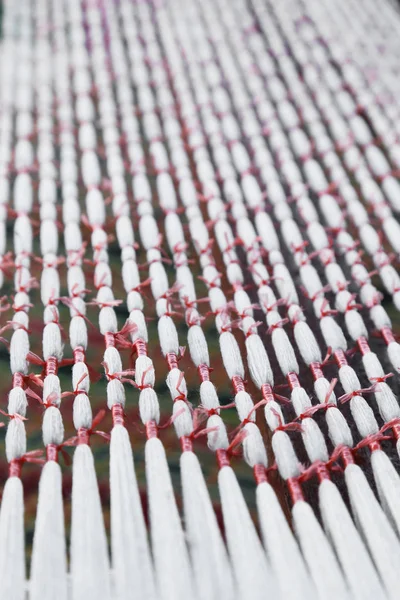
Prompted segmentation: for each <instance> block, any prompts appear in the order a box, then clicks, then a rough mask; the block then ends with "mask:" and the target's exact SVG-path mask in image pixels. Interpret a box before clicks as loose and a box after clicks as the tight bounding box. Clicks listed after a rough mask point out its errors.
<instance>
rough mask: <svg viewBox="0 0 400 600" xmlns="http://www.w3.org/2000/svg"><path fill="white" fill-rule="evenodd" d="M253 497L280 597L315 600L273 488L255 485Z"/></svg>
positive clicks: (313, 591) (299, 553)
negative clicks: (255, 489) (255, 498)
mask: <svg viewBox="0 0 400 600" xmlns="http://www.w3.org/2000/svg"><path fill="white" fill-rule="evenodd" d="M256 497H257V509H258V516H259V520H260V526H261V532H262V537H263V540H264V545H265V548H266V551H267V555H268V557H269V559H270V561H271V563H272V567H273V570H274V572H275V573H276V576H277V579H278V585H279V589H280V593H281V597H282V598H287V599H288V600H311V599H314V598H316V593H315V589H314V585H313V583H312V581H311V578H310V575H309V573H308V571H307V569H306V567H305V564H304V560H303V557H302V555H301V552H300V549H299V547H298V544H297V542H296V540H295V538H294V536H293V533H292V531H291V529H290V527H289V524H288V522H287V518H286V516H285V515H284V514H283V511H282V508H281V505H280V504H279V501H278V499H277V497H276V494H275V492H274V490H273V488H272V487H271V486H270V485H269V483H261V484H259V485H258V486H257V491H256Z"/></svg>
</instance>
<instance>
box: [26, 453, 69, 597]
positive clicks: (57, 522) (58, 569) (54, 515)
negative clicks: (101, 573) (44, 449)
mask: <svg viewBox="0 0 400 600" xmlns="http://www.w3.org/2000/svg"><path fill="white" fill-rule="evenodd" d="M49 548H51V551H50V552H49ZM44 557H45V559H44ZM30 579H31V583H30V596H29V598H30V600H54V598H57V600H66V599H67V598H68V579H67V550H66V543H65V528H64V510H63V501H62V474H61V469H60V466H59V465H58V464H57V463H56V462H55V461H49V462H47V463H46V464H45V466H44V467H43V471H42V474H41V477H40V483H39V499H38V507H37V513H36V525H35V534H34V537H33V548H32V562H31V577H30Z"/></svg>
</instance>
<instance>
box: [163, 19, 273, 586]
mask: <svg viewBox="0 0 400 600" xmlns="http://www.w3.org/2000/svg"><path fill="white" fill-rule="evenodd" d="M157 16H159V13H158V14H157ZM159 31H160V34H162V32H163V31H164V28H163V26H162V25H160V28H159ZM163 45H165V46H167V45H168V41H167V40H163ZM167 56H168V51H167ZM172 81H173V78H171V82H172ZM167 83H168V82H167ZM160 100H161V94H160ZM170 101H171V102H172V106H174V104H173V98H171V100H170ZM173 111H174V108H172V111H171V108H170V106H168V105H167V106H165V108H164V109H161V116H162V121H163V124H164V128H165V129H164V130H165V134H166V138H167V140H168V145H169V148H170V152H171V157H172V161H173V162H172V168H173V169H174V173H175V176H176V181H177V185H178V186H179V187H180V184H182V187H181V192H183V195H184V196H185V197H187V198H188V200H189V197H188V196H190V198H191V205H190V207H189V204H188V206H187V214H188V216H189V214H190V216H191V217H195V216H196V215H198V214H200V213H199V209H198V207H197V206H194V205H193V204H192V201H193V200H194V201H195V202H196V203H197V195H196V193H195V191H194V189H193V187H192V186H191V185H190V184H191V181H190V180H189V179H188V177H189V176H190V171H189V169H188V164H189V163H188V159H187V157H185V150H184V141H183V140H182V139H181V136H180V135H179V134H180V125H179V122H178V121H177V120H176V118H174V113H173ZM171 113H172V114H171ZM157 158H158V161H159V160H160V153H158V157H157ZM155 166H156V168H159V169H160V168H161V169H167V168H169V162H168V157H167V155H166V158H165V160H164V162H161V164H160V162H158V164H157V162H156V165H155ZM185 185H186V187H187V186H188V187H187V189H186V190H185ZM184 190H185V191H184ZM193 192H194V195H193ZM168 201H169V204H168ZM160 202H161V205H162V207H163V208H164V210H165V212H167V216H166V232H167V240H168V243H169V246H170V249H171V252H172V253H173V255H174V262H175V266H176V270H177V283H178V285H180V286H181V287H180V289H179V295H180V300H181V303H182V305H183V307H184V309H185V316H186V321H187V325H188V327H189V334H188V342H189V349H190V354H191V357H192V360H193V361H194V363H195V365H196V366H197V367H198V369H199V374H200V378H201V380H202V384H201V388H200V395H201V399H202V402H203V408H204V409H205V410H206V411H207V414H208V416H209V420H208V423H207V426H208V428H211V431H209V434H208V437H209V446H210V447H211V448H213V449H214V450H217V457H218V459H221V460H219V466H220V468H221V471H220V475H219V480H220V485H221V493H222V495H224V491H223V490H224V489H225V488H227V486H228V485H229V486H232V485H234V486H235V489H234V492H235V495H237V494H238V492H239V490H238V487H237V484H236V482H235V480H234V476H233V473H232V470H231V468H230V467H229V463H228V462H227V460H226V454H225V452H224V447H225V448H226V447H227V440H226V438H225V437H224V435H222V432H221V430H220V429H219V430H218V434H216V433H212V429H214V427H215V425H216V422H218V423H219V422H220V419H219V416H218V412H219V410H218V406H219V402H218V397H217V395H216V392H215V388H214V386H213V385H212V383H211V382H210V381H209V357H208V350H207V344H206V342H205V339H204V334H203V332H202V330H201V329H200V320H199V315H198V312H197V310H196V308H195V302H196V295H195V289H194V282H193V276H192V274H191V272H190V270H189V268H188V266H187V264H185V263H186V262H187V257H186V252H185V248H186V244H185V238H184V233H183V230H182V228H181V226H180V222H179V218H178V216H177V213H176V211H177V199H176V196H175V193H174V195H173V196H171V195H169V196H168V198H167V197H165V196H163V195H162V194H160ZM176 234H178V235H176ZM203 259H204V260H203V265H202V266H203V267H204V268H205V267H206V266H207V256H205V255H204V256H203ZM209 266H211V262H210V263H209ZM211 271H213V275H214V272H215V269H214V270H213V269H211ZM221 294H222V292H221ZM225 324H226V323H225ZM227 329H229V327H227ZM220 333H221V334H222V336H221V339H222V337H223V339H224V341H223V342H221V343H222V344H224V343H225V346H224V348H225V350H226V349H227V347H230V348H232V347H233V344H236V342H235V340H234V338H233V337H229V339H228V340H227V339H226V336H227V335H230V333H228V331H226V332H223V331H220ZM229 342H231V344H230V345H229ZM236 356H239V357H240V353H238V352H236V354H235V357H236ZM225 358H226V356H225ZM233 362H234V361H233V360H231V361H230V362H229V361H228V363H229V364H228V368H227V372H228V376H229V378H230V379H232V381H233V384H234V385H236V392H237V395H236V399H237V406H238V407H239V408H240V407H241V408H242V415H241V417H242V416H243V415H244V413H245V414H246V415H247V414H248V411H249V402H250V406H251V407H252V402H251V399H250V397H249V396H248V394H247V393H246V392H245V391H244V388H243V384H241V381H240V376H235V375H233V373H232V368H234V369H235V368H236V365H233ZM226 364H227V363H225V366H226ZM171 366H172V364H171ZM173 372H174V368H172V370H171V371H170V376H169V377H171V376H172V374H173ZM174 377H175V373H174ZM171 382H172V377H171ZM179 389H180V390H183V389H184V386H183V385H182V383H180V385H179ZM170 390H171V392H173V390H174V386H173V385H170ZM185 395H186V393H185ZM174 397H175V399H176V400H177V399H178V398H177V397H176V393H175V394H174ZM243 406H244V409H243ZM246 407H247V411H246V410H245V409H246ZM243 418H244V417H243ZM175 422H176V421H175ZM213 425H214V427H213ZM246 433H247V430H246ZM248 433H249V440H248V443H249V445H251V441H250V437H251V438H252V439H253V440H254V442H253V443H254V445H255V446H259V445H261V447H262V441H261V436H260V434H259V432H258V428H257V427H256V426H255V425H253V427H252V428H251V426H249V427H248ZM250 434H253V435H250ZM221 443H223V445H224V447H223V446H221ZM185 451H187V450H185ZM261 455H262V457H263V459H264V457H265V458H266V455H265V450H263V449H262V450H261ZM183 457H184V456H183ZM222 457H223V459H222ZM259 466H260V467H261V468H262V469H264V464H262V465H259ZM185 473H186V471H183V472H182V475H183V487H184V490H185V488H187V487H188V486H189V485H190V483H189V482H187V483H186V482H185V479H187V477H186V476H185ZM224 482H225V483H224ZM239 494H240V492H239ZM236 507H237V509H238V510H240V511H241V513H242V515H243V516H242V517H241V519H237V523H236V524H234V525H232V524H229V522H228V525H229V527H228V530H229V531H230V537H231V539H232V535H233V532H234V529H235V527H236V529H237V527H238V526H240V527H242V528H243V526H244V524H246V525H245V529H247V531H245V535H246V536H247V537H248V544H249V546H247V548H245V547H244V546H243V550H242V552H243V553H246V554H247V557H248V558H249V560H250V555H251V554H254V560H253V561H252V563H253V566H252V569H253V570H254V569H255V568H256V565H257V564H261V563H260V561H261V562H263V561H264V559H263V557H262V554H261V553H260V546H259V542H258V540H257V538H256V536H255V532H254V533H251V529H252V528H253V527H252V525H251V523H250V522H249V519H248V514H247V511H246V509H245V507H244V505H243V500H242V498H241V495H240V498H239V505H238V504H236ZM239 507H240V508H239ZM188 511H189V507H187V508H186V512H188ZM242 530H243V529H242ZM231 545H232V544H231ZM235 548H236V556H234V557H233V561H234V563H235V565H236V564H237V562H238V554H239V553H240V552H239V549H238V547H237V546H235ZM257 569H258V568H257ZM253 570H252V571H251V572H250V571H249V569H248V568H246V565H245V562H244V561H243V562H242V563H241V564H240V570H239V569H236V574H237V578H238V585H239V589H240V590H241V591H240V593H241V594H243V593H245V589H246V578H247V580H250V579H252V580H253V590H255V584H254V581H255V580H254V576H253V574H252V573H253ZM257 577H258V578H259V577H260V575H259V574H257ZM262 587H263V583H261V580H260V590H261V589H262ZM224 588H225V593H227V584H226V582H225V583H224ZM203 593H205V590H204V589H203ZM215 593H217V590H215ZM257 593H258V592H257Z"/></svg>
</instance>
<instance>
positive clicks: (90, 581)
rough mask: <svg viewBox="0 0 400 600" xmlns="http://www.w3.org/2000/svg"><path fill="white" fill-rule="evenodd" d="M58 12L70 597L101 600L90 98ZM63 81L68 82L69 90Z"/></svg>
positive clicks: (71, 13)
mask: <svg viewBox="0 0 400 600" xmlns="http://www.w3.org/2000/svg"><path fill="white" fill-rule="evenodd" d="M61 10H63V11H65V19H66V21H67V23H66V27H67V29H68V30H69V36H68V38H67V44H66V46H65V61H66V62H65V69H66V70H65V75H64V87H63V88H61V89H60V92H62V94H63V95H62V96H61V98H59V101H60V102H61V105H62V107H63V110H59V114H58V116H59V122H60V130H61V132H62V133H61V136H62V137H61V138H60V141H61V148H62V152H61V169H60V173H61V178H62V191H63V220H64V225H65V230H64V243H65V248H66V253H67V266H68V275H67V282H68V296H69V298H68V300H67V301H66V303H67V304H68V305H69V307H70V315H71V321H70V329H69V339H70V345H71V348H72V351H73V356H74V365H73V370H72V382H73V389H74V392H76V393H75V399H74V406H73V420H74V426H75V428H76V430H77V448H76V450H75V452H74V457H73V473H72V515H71V517H72V519H71V547H70V560H71V566H70V571H71V597H72V598H73V600H83V598H87V597H96V596H101V597H103V598H105V599H107V598H109V596H110V594H111V591H110V564H109V557H108V547H107V539H106V532H105V527H104V520H103V515H102V509H101V501H100V496H99V490H98V484H97V477H96V472H95V468H94V458H93V454H92V451H91V449H90V446H89V442H90V435H91V432H92V427H93V415H92V408H91V405H90V400H89V396H88V394H89V388H90V378H89V371H88V367H87V365H86V349H87V345H88V332H87V325H86V305H85V295H86V293H87V290H86V285H85V275H84V271H83V268H82V266H83V254H84V245H83V240H82V234H81V230H80V218H81V215H80V206H79V185H80V180H79V175H81V178H82V181H83V184H84V185H85V186H87V185H88V179H89V180H90V178H91V176H92V173H91V168H92V163H91V162H90V159H89V160H88V161H86V160H85V157H84V155H83V156H81V157H79V154H78V153H77V151H76V148H75V136H74V127H75V120H74V112H75V115H76V119H77V121H78V123H79V122H80V121H82V120H84V119H85V118H86V119H88V120H91V119H93V116H92V115H93V101H92V98H91V96H90V94H91V87H92V84H91V79H90V73H89V70H88V64H89V54H88V50H87V48H86V34H85V26H84V11H83V8H82V5H81V2H80V1H79V0H76V1H73V2H67V3H65V4H64V6H63V7H61ZM67 73H68V76H67ZM60 81H61V79H60ZM69 81H71V84H72V85H71V86H70V87H68V83H69ZM71 92H73V94H72V93H71ZM74 108H75V111H74ZM79 159H80V161H79ZM87 163H89V164H87ZM79 167H80V168H79ZM95 167H96V160H95Z"/></svg>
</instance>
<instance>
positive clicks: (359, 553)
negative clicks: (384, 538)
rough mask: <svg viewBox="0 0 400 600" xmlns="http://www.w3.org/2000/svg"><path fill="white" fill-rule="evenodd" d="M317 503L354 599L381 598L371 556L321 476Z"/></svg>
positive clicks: (335, 492)
mask: <svg viewBox="0 0 400 600" xmlns="http://www.w3.org/2000/svg"><path fill="white" fill-rule="evenodd" d="M319 506H320V510H321V516H322V520H323V522H324V526H325V530H326V531H327V533H328V535H329V537H330V539H331V540H332V542H333V545H334V547H335V550H336V553H337V555H338V558H339V561H340V564H341V566H342V569H343V571H344V574H345V576H346V579H347V582H348V584H349V587H350V590H351V593H352V595H353V598H355V600H376V599H377V598H384V597H385V592H384V590H383V588H382V585H381V582H380V580H379V578H378V576H377V573H376V570H375V566H374V564H373V563H372V561H371V557H370V555H369V553H368V551H367V549H366V547H365V545H364V543H363V541H362V539H361V537H360V535H359V533H358V531H357V529H356V527H355V525H354V523H353V521H352V519H351V517H350V514H349V512H348V510H347V508H346V505H345V503H344V502H343V499H342V497H341V495H340V493H339V490H338V489H337V487H336V486H335V484H334V483H332V481H329V480H328V479H325V480H324V481H322V482H321V485H320V486H319Z"/></svg>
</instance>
